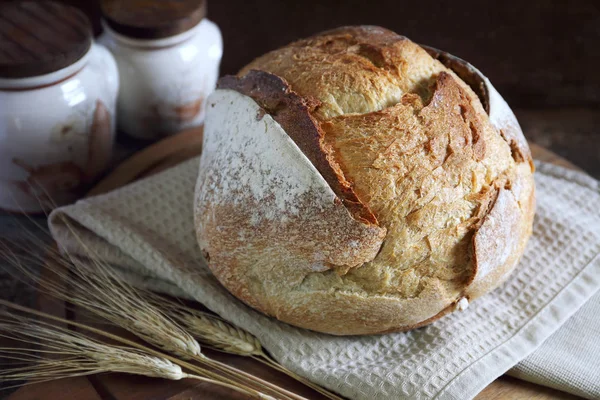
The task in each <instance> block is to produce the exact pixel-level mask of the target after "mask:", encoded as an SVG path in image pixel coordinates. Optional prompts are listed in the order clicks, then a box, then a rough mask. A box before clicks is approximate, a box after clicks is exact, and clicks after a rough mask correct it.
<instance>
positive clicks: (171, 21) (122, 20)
mask: <svg viewBox="0 0 600 400" xmlns="http://www.w3.org/2000/svg"><path fill="white" fill-rule="evenodd" d="M101 5H102V14H103V16H104V20H105V21H106V23H107V25H108V26H109V27H110V28H111V29H112V30H114V31H115V32H117V33H120V34H122V35H124V36H129V37H132V38H137V39H161V38H165V37H169V36H175V35H177V34H179V33H183V32H185V31H187V30H190V29H191V28H193V27H194V26H196V25H197V24H198V23H199V22H200V21H201V20H202V18H204V17H205V16H206V1H204V0H102V2H101Z"/></svg>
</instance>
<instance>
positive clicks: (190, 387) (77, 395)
mask: <svg viewBox="0 0 600 400" xmlns="http://www.w3.org/2000/svg"><path fill="white" fill-rule="evenodd" d="M200 136H201V135H199V132H198V131H197V130H190V131H187V132H183V133H181V134H179V135H177V136H176V137H172V138H169V139H166V140H164V141H162V142H160V143H158V144H156V145H153V146H150V147H148V148H146V149H144V150H142V151H140V152H138V153H136V154H135V155H134V156H132V157H131V158H129V159H127V160H126V161H124V162H123V163H122V164H121V165H120V166H118V167H117V168H116V169H115V170H114V171H113V172H112V173H111V174H109V175H108V176H107V177H106V178H105V179H104V180H103V181H101V182H100V183H99V184H98V185H97V186H96V187H95V188H94V189H93V190H92V193H91V194H99V193H103V192H107V191H110V190H112V189H115V188H118V187H120V186H123V185H125V184H127V183H129V182H132V181H134V180H137V179H139V178H141V177H144V176H148V175H151V174H154V173H156V172H159V171H161V170H164V169H166V168H168V167H170V166H172V165H175V164H177V163H179V162H181V161H183V160H185V159H188V158H190V157H193V156H195V155H197V154H198V153H199V152H200V149H201V142H200ZM531 147H532V152H533V154H534V157H535V158H536V159H538V160H543V161H547V162H551V163H554V164H557V165H562V166H565V167H567V168H574V169H576V168H577V167H575V166H574V165H573V164H571V163H570V162H569V161H567V160H565V159H563V158H561V157H559V156H557V155H556V154H555V153H553V152H551V151H549V150H546V149H544V148H543V147H540V146H538V145H535V144H532V146H531ZM37 304H38V307H39V308H41V309H42V310H44V311H46V312H50V313H53V314H58V315H61V316H63V315H66V314H67V313H66V312H65V310H64V305H63V304H60V303H56V302H55V301H52V302H51V301H48V299H47V298H45V297H43V296H42V297H40V298H38V302H37ZM57 304H58V305H57ZM206 352H207V353H208V355H209V356H211V357H215V358H217V359H219V360H221V361H224V362H226V363H228V364H230V365H233V366H235V367H237V368H240V369H242V370H245V371H247V372H250V373H252V374H255V375H257V376H259V377H261V378H263V379H265V380H268V381H271V382H273V383H276V384H277V385H280V386H282V387H284V388H286V389H288V390H292V391H294V392H297V393H298V394H300V395H302V396H305V397H306V398H307V399H320V398H323V397H321V396H320V395H319V394H317V393H316V392H314V391H312V390H311V389H309V388H307V387H305V386H303V385H301V384H298V383H297V382H296V381H294V380H292V379H290V378H288V377H287V376H285V375H283V374H281V373H278V372H275V371H272V370H270V369H269V368H267V367H264V366H263V365H262V364H260V363H258V362H256V361H254V360H252V359H248V358H244V357H238V356H233V355H226V354H222V353H218V352H210V351H209V350H206ZM244 398H245V397H244V396H242V395H240V394H238V393H235V392H232V391H230V390H227V389H223V388H220V387H217V386H214V385H209V384H205V383H200V384H199V383H197V382H194V381H189V380H184V381H178V382H173V381H166V380H161V379H150V378H144V377H136V376H128V375H123V374H104V375H98V376H90V377H80V378H72V379H66V380H62V381H57V382H49V383H44V384H38V385H32V386H28V387H24V388H22V389H20V390H19V391H17V392H15V393H14V394H13V395H12V396H11V397H9V400H30V399H36V400H59V399H79V400H95V399H110V400H142V399H156V400H189V399H215V400H216V399H244ZM476 398H477V399H478V400H492V399H539V400H555V399H577V397H576V396H571V395H568V394H566V393H563V392H559V391H557V390H553V389H549V388H545V387H542V386H539V385H535V384H532V383H528V382H524V381H521V380H517V379H515V378H511V377H508V376H502V377H500V378H499V379H497V380H496V381H495V382H493V383H492V384H491V385H489V386H488V387H487V388H486V389H485V390H483V391H482V392H481V393H480V394H479V395H478V396H477V397H476Z"/></svg>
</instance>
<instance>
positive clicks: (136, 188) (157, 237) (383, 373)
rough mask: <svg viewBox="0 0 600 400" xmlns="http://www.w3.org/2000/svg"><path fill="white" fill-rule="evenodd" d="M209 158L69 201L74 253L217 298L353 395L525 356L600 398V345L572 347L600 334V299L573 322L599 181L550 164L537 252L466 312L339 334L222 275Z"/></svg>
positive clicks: (586, 293)
mask: <svg viewBox="0 0 600 400" xmlns="http://www.w3.org/2000/svg"><path fill="white" fill-rule="evenodd" d="M197 165H198V160H197V159H195V160H190V161H188V162H186V163H183V164H181V165H179V166H177V167H175V168H172V169H170V170H168V171H165V172H163V173H161V174H159V175H157V176H154V177H151V178H148V179H145V180H142V181H140V182H137V183H135V184H133V185H129V186H126V187H124V188H122V189H119V190H117V191H115V192H111V193H109V194H106V195H102V196H99V197H95V198H91V199H87V200H83V201H80V202H78V203H77V204H75V205H73V206H69V207H65V208H62V209H59V210H57V211H55V212H54V213H53V214H52V215H51V218H50V226H51V230H52V232H53V235H54V237H55V238H56V239H57V241H58V242H59V243H60V244H61V245H62V246H64V247H65V248H67V249H68V250H70V251H74V252H82V246H81V243H82V242H83V243H85V244H86V246H90V248H92V249H94V251H95V252H96V253H97V254H98V255H99V256H101V257H104V258H106V259H107V260H109V261H110V262H111V263H113V264H114V265H116V266H118V267H119V268H121V269H122V270H123V271H126V273H128V274H129V275H130V276H131V277H133V278H134V279H135V280H137V281H138V283H140V284H144V285H146V286H149V287H152V288H155V289H159V290H162V291H165V292H169V293H175V294H179V295H185V296H187V297H190V298H193V299H195V300H197V301H199V302H201V303H203V304H205V305H206V306H207V307H208V308H210V309H211V310H213V311H214V312H216V313H218V314H220V315H221V316H222V317H224V318H225V319H227V320H229V321H231V322H233V323H235V324H237V325H239V326H240V327H243V328H245V329H247V330H249V331H250V332H252V333H253V334H255V335H256V336H257V337H258V338H259V339H260V341H261V342H262V343H263V345H264V346H265V348H266V349H267V350H268V351H269V352H270V353H271V354H272V355H273V356H274V357H275V358H276V359H277V360H278V361H280V362H281V363H282V364H283V365H285V366H286V367H288V368H290V369H292V370H293V371H295V372H297V373H299V374H301V375H303V376H305V377H307V378H309V379H311V380H313V381H315V382H317V383H319V384H321V385H323V386H325V387H327V388H329V389H331V390H333V391H336V392H338V393H340V394H342V395H344V396H347V397H348V398H351V399H372V398H377V399H398V398H407V399H461V400H462V399H467V398H472V397H473V396H475V395H476V394H477V393H478V392H479V391H480V390H482V389H483V388H484V387H485V386H486V385H488V384H489V383H490V382H491V381H493V380H494V379H495V378H496V377H498V376H499V375H502V374H503V373H505V372H506V371H508V370H509V369H511V368H512V367H514V366H515V365H517V364H518V363H519V362H521V364H519V365H518V366H517V368H516V369H514V370H513V371H512V373H513V374H516V375H518V376H519V377H521V378H524V379H528V380H532V381H535V382H538V383H542V384H545V385H550V386H554V387H558V388H560V389H562V390H566V391H570V392H574V393H578V394H580V395H585V396H587V397H589V398H594V397H600V375H599V369H598V361H597V360H600V347H599V346H596V347H593V346H592V347H587V351H588V352H590V351H595V352H596V354H594V355H591V354H590V355H589V357H587V358H585V359H583V360H582V361H579V362H586V363H588V365H580V364H577V363H575V362H574V361H573V360H571V358H572V357H575V356H576V354H578V353H577V352H572V350H571V347H570V346H574V344H572V342H577V341H578V340H581V339H580V336H578V335H579V334H581V333H582V332H584V333H585V332H587V333H585V335H587V336H585V335H584V337H585V338H587V339H591V338H593V334H591V333H590V332H596V337H597V332H598V331H599V330H600V320H599V319H598V318H597V316H598V315H599V314H598V309H599V307H600V305H599V302H600V299H599V298H598V296H597V297H595V298H594V299H593V300H592V301H591V302H590V303H589V304H588V305H586V306H585V307H584V308H583V309H582V311H581V312H579V313H577V315H576V316H575V318H573V319H572V320H570V321H568V322H567V320H568V319H569V318H570V317H572V316H573V315H574V314H575V313H576V312H577V310H579V309H580V308H581V307H582V306H583V305H584V304H585V303H586V302H587V301H588V300H589V299H590V298H591V297H592V296H593V295H594V294H595V293H596V291H597V290H598V288H599V287H600V256H599V253H600V193H599V186H598V182H597V181H595V180H593V179H591V178H589V177H587V176H585V175H583V174H579V173H576V172H572V171H567V170H564V169H561V168H559V167H555V166H551V165H546V164H538V171H537V172H536V184H537V189H536V190H537V198H538V205H537V214H536V218H535V223H534V231H533V236H532V238H531V240H530V241H529V244H528V247H527V250H526V253H525V255H524V256H523V258H522V260H521V262H520V264H519V266H518V268H517V269H516V271H515V272H514V273H513V274H512V275H511V276H510V277H509V279H508V280H507V281H506V282H505V283H504V284H503V285H502V286H501V287H499V288H498V289H497V290H495V291H494V292H492V293H490V294H488V295H486V296H484V297H482V298H480V299H478V300H476V301H474V302H473V303H472V304H471V306H470V307H469V308H468V309H467V310H466V311H464V312H461V313H454V314H451V315H449V316H446V317H444V318H442V319H440V320H439V321H437V322H435V323H434V324H432V325H430V326H427V327H424V328H421V329H417V330H414V331H411V332H406V333H396V334H388V335H380V336H365V337H334V336H329V335H324V334H318V333H314V332H310V331H307V330H303V329H298V328H295V327H292V326H289V325H286V324H283V323H280V322H278V321H276V320H274V319H272V318H268V317H266V316H264V315H262V314H260V313H258V312H256V311H254V310H252V309H250V308H249V307H247V306H245V305H244V304H243V303H241V302H240V301H238V300H236V299H235V298H234V297H233V296H231V295H230V294H229V293H228V292H227V291H226V290H224V289H223V288H222V287H221V285H220V284H219V283H218V281H216V279H215V278H214V277H213V276H212V275H211V273H210V271H208V269H207V267H206V266H205V264H204V262H203V261H202V258H201V255H200V252H199V250H198V247H197V245H196V239H195V234H194V227H193V216H192V202H193V191H194V186H195V182H196V174H197ZM64 216H66V217H67V218H68V220H69V221H71V223H70V224H69V225H70V226H72V227H74V229H75V231H76V232H77V235H78V237H79V239H78V240H75V239H74V237H73V231H72V230H71V229H69V227H68V226H66V225H65V223H64V221H65V218H61V217H64ZM582 313H585V314H586V315H582ZM588 313H591V315H587V314H588ZM565 323H566V325H565V326H564V328H562V329H560V330H559V328H561V326H563V325H564V324H565ZM582 327H583V328H582ZM584 328H585V329H584ZM557 330H559V332H558V333H557V334H555V335H554V336H552V337H551V338H550V339H549V340H547V341H546V342H545V343H544V344H542V343H543V342H544V341H545V340H546V339H548V338H549V337H550V336H551V335H552V334H553V333H554V332H555V331H557ZM580 330H582V332H580ZM578 351H579V350H578ZM523 360H524V361H523ZM574 376H576V377H577V379H574V378H572V377H574Z"/></svg>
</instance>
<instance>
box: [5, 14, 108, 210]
mask: <svg viewBox="0 0 600 400" xmlns="http://www.w3.org/2000/svg"><path fill="white" fill-rule="evenodd" d="M41 3H45V4H43V5H42V4H41ZM0 14H1V15H3V16H5V17H7V18H9V19H10V20H11V21H12V23H13V25H14V26H18V27H19V29H14V30H12V31H11V30H10V29H8V30H2V32H1V33H0V36H2V35H4V36H5V37H4V38H0V39H5V40H0V50H3V51H0V209H4V210H9V211H16V212H40V211H46V210H49V209H51V208H53V206H54V205H63V204H67V203H70V202H73V201H75V200H76V199H77V198H78V197H80V196H81V195H82V194H83V193H84V191H85V189H86V188H87V187H88V186H89V185H90V184H91V183H92V182H93V181H94V180H95V179H96V178H97V177H98V176H99V175H100V174H101V173H102V172H103V171H104V170H105V168H106V167H107V165H108V163H109V161H110V159H111V153H112V145H113V138H114V132H115V108H116V97H117V91H118V84H119V80H118V72H117V68H116V63H115V62H114V59H113V57H112V56H111V54H110V53H109V52H108V51H107V50H106V49H105V48H103V47H101V46H98V45H96V44H94V43H93V41H92V33H91V26H90V24H89V21H88V20H87V17H85V15H83V14H82V13H81V12H80V11H78V10H77V9H75V8H72V7H68V6H65V5H60V4H58V3H51V2H17V3H11V2H9V3H7V4H6V3H5V4H3V5H2V9H0ZM40 21H44V22H43V23H42V22H40ZM23 32H25V34H23ZM11 34H12V35H13V37H11V36H10V35H11ZM42 35H43V37H44V42H41V41H40V40H39V37H40V36H42ZM6 39H7V40H6ZM11 41H12V43H19V46H11V45H9V43H11ZM3 46H5V47H6V48H4V47H3Z"/></svg>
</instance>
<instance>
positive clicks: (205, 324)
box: [147, 293, 342, 400]
mask: <svg viewBox="0 0 600 400" xmlns="http://www.w3.org/2000/svg"><path fill="white" fill-rule="evenodd" d="M147 296H149V301H150V302H152V303H153V304H157V305H159V306H160V307H162V308H163V309H164V310H165V312H166V313H167V314H169V316H170V317H171V318H173V319H174V320H176V321H177V322H179V324H180V325H181V326H182V327H184V328H185V329H186V330H187V331H188V332H189V333H190V334H191V335H192V336H194V337H195V338H196V339H198V340H199V341H200V342H201V343H202V344H203V345H205V346H208V347H211V348H213V349H216V350H220V351H223V352H226V353H230V354H235V355H239V356H246V357H252V358H254V359H256V360H257V361H259V362H262V363H263V364H265V365H268V366H269V367H271V368H273V369H275V370H277V371H279V372H282V373H284V374H286V375H288V376H290V377H291V378H294V379H296V380H297V381H299V382H302V383H303V384H305V385H306V386H308V387H310V388H312V389H313V390H315V391H317V392H319V393H321V394H322V395H323V396H325V397H327V398H329V399H332V400H342V398H341V397H339V396H338V395H336V394H334V393H331V392H329V391H328V390H326V389H323V388H322V387H320V386H319V385H316V384H314V383H312V382H311V381H309V380H308V379H306V378H304V377H302V376H300V375H298V374H296V373H294V372H293V371H290V370H289V369H287V368H285V367H284V366H282V365H281V364H279V363H278V362H277V361H275V360H274V359H272V358H271V357H270V356H269V355H267V353H266V352H265V351H264V349H263V347H262V345H261V344H260V341H259V340H258V338H256V337H255V336H254V335H252V334H251V333H250V332H248V331H246V330H244V329H242V328H239V327H237V326H235V325H232V324H230V323H228V322H227V321H225V320H223V319H222V318H219V317H218V316H216V315H214V314H210V313H207V312H203V311H199V310H197V309H195V308H192V307H188V306H186V305H184V304H182V303H180V302H177V301H174V300H171V299H168V298H165V297H162V296H158V295H156V294H152V293H148V294H147Z"/></svg>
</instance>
